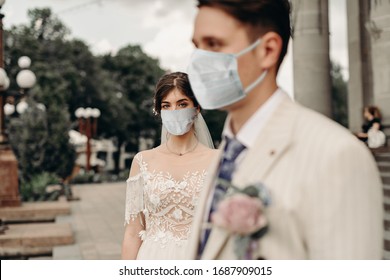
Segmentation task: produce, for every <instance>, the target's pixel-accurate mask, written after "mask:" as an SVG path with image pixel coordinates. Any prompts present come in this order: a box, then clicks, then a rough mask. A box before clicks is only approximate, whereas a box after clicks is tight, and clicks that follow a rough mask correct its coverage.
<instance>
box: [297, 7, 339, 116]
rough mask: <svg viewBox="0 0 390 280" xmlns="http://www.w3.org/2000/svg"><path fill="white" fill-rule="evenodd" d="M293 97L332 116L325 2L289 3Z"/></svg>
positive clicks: (327, 24)
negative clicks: (290, 5) (290, 6)
mask: <svg viewBox="0 0 390 280" xmlns="http://www.w3.org/2000/svg"><path fill="white" fill-rule="evenodd" d="M292 24H293V67H294V98H295V100H297V101H298V102H299V103H301V104H303V105H305V106H306V107H309V108H312V109H314V110H316V111H318V112H320V113H322V114H324V115H326V116H328V117H331V116H332V107H331V77H330V59H329V23H328V0H292Z"/></svg>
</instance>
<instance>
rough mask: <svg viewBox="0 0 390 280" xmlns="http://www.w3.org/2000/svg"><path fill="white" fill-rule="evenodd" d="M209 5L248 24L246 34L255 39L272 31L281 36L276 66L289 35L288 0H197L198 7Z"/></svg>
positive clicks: (281, 56) (286, 46)
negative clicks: (280, 46)
mask: <svg viewBox="0 0 390 280" xmlns="http://www.w3.org/2000/svg"><path fill="white" fill-rule="evenodd" d="M202 6H209V7H215V8H218V9H221V10H223V11H224V12H225V13H227V14H229V15H231V16H232V17H234V18H235V19H237V20H238V21H240V22H242V23H243V24H245V25H247V26H248V36H249V38H251V39H257V37H259V36H260V35H264V34H265V33H267V32H270V31H273V32H276V33H277V34H279V36H280V37H281V38H282V41H283V43H282V50H281V52H280V56H279V61H278V67H279V66H280V64H281V63H282V61H283V58H284V56H285V55H286V53H287V48H288V42H289V39H290V37H291V26H290V11H291V8H290V3H289V1H288V0H246V1H243V0H198V7H199V8H200V7H202Z"/></svg>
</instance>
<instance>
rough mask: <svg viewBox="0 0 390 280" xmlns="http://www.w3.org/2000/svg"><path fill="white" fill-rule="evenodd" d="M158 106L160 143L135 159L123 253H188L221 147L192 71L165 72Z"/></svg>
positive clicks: (158, 90) (169, 255) (170, 256)
mask: <svg viewBox="0 0 390 280" xmlns="http://www.w3.org/2000/svg"><path fill="white" fill-rule="evenodd" d="M154 111H155V113H156V114H157V115H159V116H160V117H161V119H162V123H163V128H162V135H161V145H160V146H158V147H156V148H154V149H151V150H147V151H142V152H139V153H138V154H137V155H136V156H135V157H134V160H133V163H132V166H131V169H130V176H129V179H128V180H127V192H126V213H125V220H126V229H125V234H124V239H123V244H122V259H144V260H145V259H155V260H156V259H183V258H184V257H185V255H186V254H185V253H186V245H187V240H188V237H189V235H190V229H191V223H192V218H193V214H194V208H195V207H196V204H197V201H198V197H199V194H200V191H201V189H202V187H203V183H204V180H205V176H206V170H207V168H208V165H209V163H210V161H211V159H212V158H214V157H216V156H217V154H218V151H217V150H215V149H213V144H212V141H211V137H210V133H209V131H208V129H207V126H206V123H205V122H204V120H203V117H202V115H201V114H200V106H199V104H198V102H197V101H196V99H195V97H194V95H193V92H192V90H191V87H190V84H189V81H188V77H187V74H185V73H181V72H175V73H170V74H166V75H164V76H163V77H162V78H161V79H160V80H159V82H158V83H157V86H156V91H155V95H154Z"/></svg>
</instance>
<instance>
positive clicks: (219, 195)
mask: <svg viewBox="0 0 390 280" xmlns="http://www.w3.org/2000/svg"><path fill="white" fill-rule="evenodd" d="M225 140H226V145H225V149H224V153H223V157H222V161H221V164H220V166H219V173H218V178H219V179H224V180H226V181H229V182H230V181H231V180H232V175H233V172H234V171H235V168H236V165H235V160H236V158H237V157H238V155H239V154H240V153H241V152H242V151H243V150H244V149H245V148H246V147H245V146H244V145H242V144H241V143H240V142H239V141H238V140H237V139H236V138H231V139H230V138H228V137H226V138H225ZM226 191H227V188H226V186H225V185H223V184H220V183H218V182H217V185H216V186H215V191H214V196H213V200H212V203H211V207H210V212H209V216H208V222H210V219H211V214H212V213H213V212H214V211H215V210H216V209H217V205H218V203H219V202H220V201H221V200H222V199H223V197H224V196H225V194H226ZM209 235H210V228H207V229H205V231H204V233H203V235H202V236H203V237H204V238H203V239H202V240H201V244H200V246H199V255H201V253H202V252H203V250H204V248H205V246H206V242H207V239H208V237H209Z"/></svg>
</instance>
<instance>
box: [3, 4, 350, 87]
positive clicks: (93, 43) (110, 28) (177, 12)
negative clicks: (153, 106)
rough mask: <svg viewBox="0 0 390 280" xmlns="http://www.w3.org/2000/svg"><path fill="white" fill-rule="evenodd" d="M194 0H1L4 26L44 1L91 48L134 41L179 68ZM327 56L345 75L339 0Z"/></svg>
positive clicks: (287, 77)
mask: <svg viewBox="0 0 390 280" xmlns="http://www.w3.org/2000/svg"><path fill="white" fill-rule="evenodd" d="M195 3H196V1H195V0H6V3H5V4H4V6H3V9H2V11H3V13H4V14H5V18H4V19H3V22H4V25H5V27H6V28H8V27H10V26H11V25H15V24H20V23H26V22H27V10H28V9H31V8H36V7H39V8H42V7H50V8H51V9H52V11H53V12H54V13H56V14H57V15H58V17H59V18H60V20H62V21H63V22H64V23H65V25H66V26H67V27H68V28H70V30H71V32H72V36H73V37H76V38H79V39H82V40H84V41H85V42H86V43H87V44H88V45H89V46H90V47H91V50H92V51H93V52H94V53H96V54H102V53H106V52H109V51H116V50H118V49H120V48H121V47H124V46H126V45H127V44H139V45H141V46H142V48H143V49H144V51H145V52H146V53H148V54H149V55H151V56H153V57H155V58H158V59H159V60H160V63H161V66H162V67H164V68H167V69H171V70H174V71H185V70H186V68H187V64H188V61H189V57H190V55H191V53H192V51H193V46H192V44H191V36H192V30H193V29H192V28H193V27H192V23H193V19H194V17H195V14H196V7H195ZM329 3H330V7H329V12H330V33H331V38H330V43H331V58H332V60H334V61H336V62H338V63H339V64H341V66H342V67H343V68H344V69H345V74H346V76H347V74H348V73H347V66H348V52H347V38H346V34H347V33H346V4H345V0H329ZM291 47H292V44H290V50H289V52H288V55H287V57H286V59H285V61H284V63H283V65H282V68H281V70H280V72H279V76H278V82H279V84H280V86H281V87H282V88H283V89H285V90H286V91H287V92H289V93H290V94H293V76H292V58H291V55H292V48H291Z"/></svg>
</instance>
